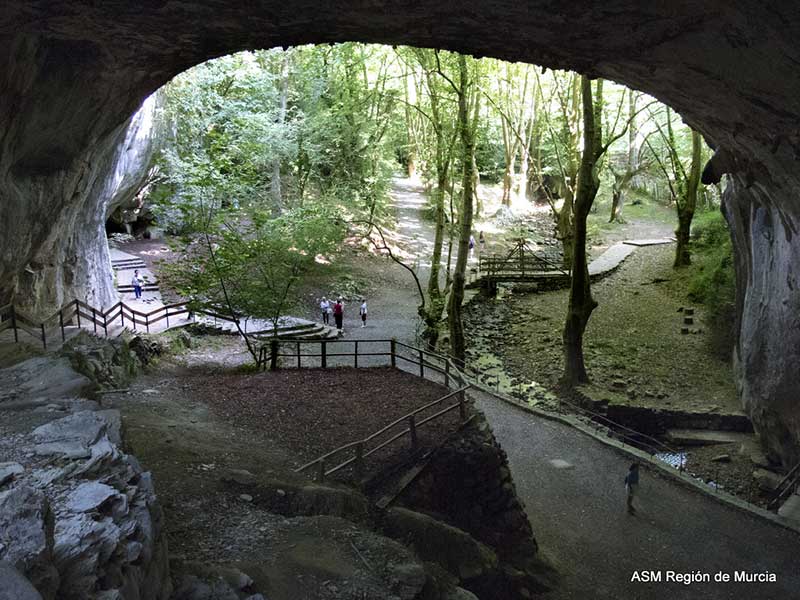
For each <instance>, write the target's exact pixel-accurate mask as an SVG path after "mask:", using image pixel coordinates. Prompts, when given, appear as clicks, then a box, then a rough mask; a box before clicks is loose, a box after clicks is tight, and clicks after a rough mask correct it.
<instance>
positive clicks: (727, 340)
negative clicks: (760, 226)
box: [689, 211, 736, 360]
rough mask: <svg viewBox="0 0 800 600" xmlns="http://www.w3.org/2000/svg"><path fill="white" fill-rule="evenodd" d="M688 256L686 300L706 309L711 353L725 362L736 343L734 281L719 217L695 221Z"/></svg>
mask: <svg viewBox="0 0 800 600" xmlns="http://www.w3.org/2000/svg"><path fill="white" fill-rule="evenodd" d="M692 254H693V260H694V265H693V268H692V271H691V275H690V279H689V298H691V299H692V300H693V301H695V302H700V303H702V304H703V305H704V306H705V307H706V312H707V315H708V318H707V324H708V326H709V328H710V333H711V338H710V340H711V346H712V349H713V351H714V353H715V354H718V355H719V356H720V357H721V358H725V359H726V360H729V359H730V357H731V351H732V349H733V344H734V342H735V340H736V332H735V331H734V324H735V322H736V278H735V276H734V270H733V246H732V244H731V238H730V233H729V231H728V224H727V223H726V222H725V219H724V217H723V216H722V213H720V212H718V211H709V212H705V213H700V214H698V215H697V216H696V217H695V219H694V223H693V226H692Z"/></svg>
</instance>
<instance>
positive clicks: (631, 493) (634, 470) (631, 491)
mask: <svg viewBox="0 0 800 600" xmlns="http://www.w3.org/2000/svg"><path fill="white" fill-rule="evenodd" d="M638 490H639V463H633V464H632V465H631V466H630V468H629V469H628V474H627V475H625V491H626V493H627V496H628V500H627V503H628V514H630V515H635V514H636V509H635V508H634V507H633V499H634V497H635V496H636V493H637V492H638Z"/></svg>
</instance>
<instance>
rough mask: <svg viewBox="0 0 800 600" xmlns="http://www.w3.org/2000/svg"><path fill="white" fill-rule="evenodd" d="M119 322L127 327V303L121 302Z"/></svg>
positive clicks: (123, 326)
mask: <svg viewBox="0 0 800 600" xmlns="http://www.w3.org/2000/svg"><path fill="white" fill-rule="evenodd" d="M119 324H120V326H121V327H122V328H123V329H124V328H125V303H124V302H120V303H119Z"/></svg>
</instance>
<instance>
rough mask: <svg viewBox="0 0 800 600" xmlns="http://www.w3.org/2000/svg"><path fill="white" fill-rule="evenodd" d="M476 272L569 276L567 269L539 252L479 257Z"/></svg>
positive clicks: (501, 275) (490, 274)
mask: <svg viewBox="0 0 800 600" xmlns="http://www.w3.org/2000/svg"><path fill="white" fill-rule="evenodd" d="M478 273H479V274H480V275H482V276H486V277H489V278H493V277H522V278H524V277H532V276H534V275H536V274H542V273H560V274H562V275H565V276H569V271H567V270H565V269H564V267H563V266H562V265H561V264H559V263H558V262H557V261H556V260H553V259H552V258H550V257H548V256H547V255H545V254H539V253H530V254H525V255H523V256H511V257H497V256H487V257H480V258H479V260H478Z"/></svg>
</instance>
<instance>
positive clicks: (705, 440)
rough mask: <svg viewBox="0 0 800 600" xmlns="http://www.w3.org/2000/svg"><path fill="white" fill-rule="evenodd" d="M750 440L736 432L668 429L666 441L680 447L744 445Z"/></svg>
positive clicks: (746, 435) (743, 434) (744, 434)
mask: <svg viewBox="0 0 800 600" xmlns="http://www.w3.org/2000/svg"><path fill="white" fill-rule="evenodd" d="M750 438H752V436H751V435H748V434H746V433H739V432H737V431H714V430H711V429H668V430H667V439H668V440H670V441H671V442H672V443H674V444H679V445H682V446H706V445H711V444H732V443H740V444H741V443H744V442H746V441H748V440H749V439H750Z"/></svg>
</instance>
